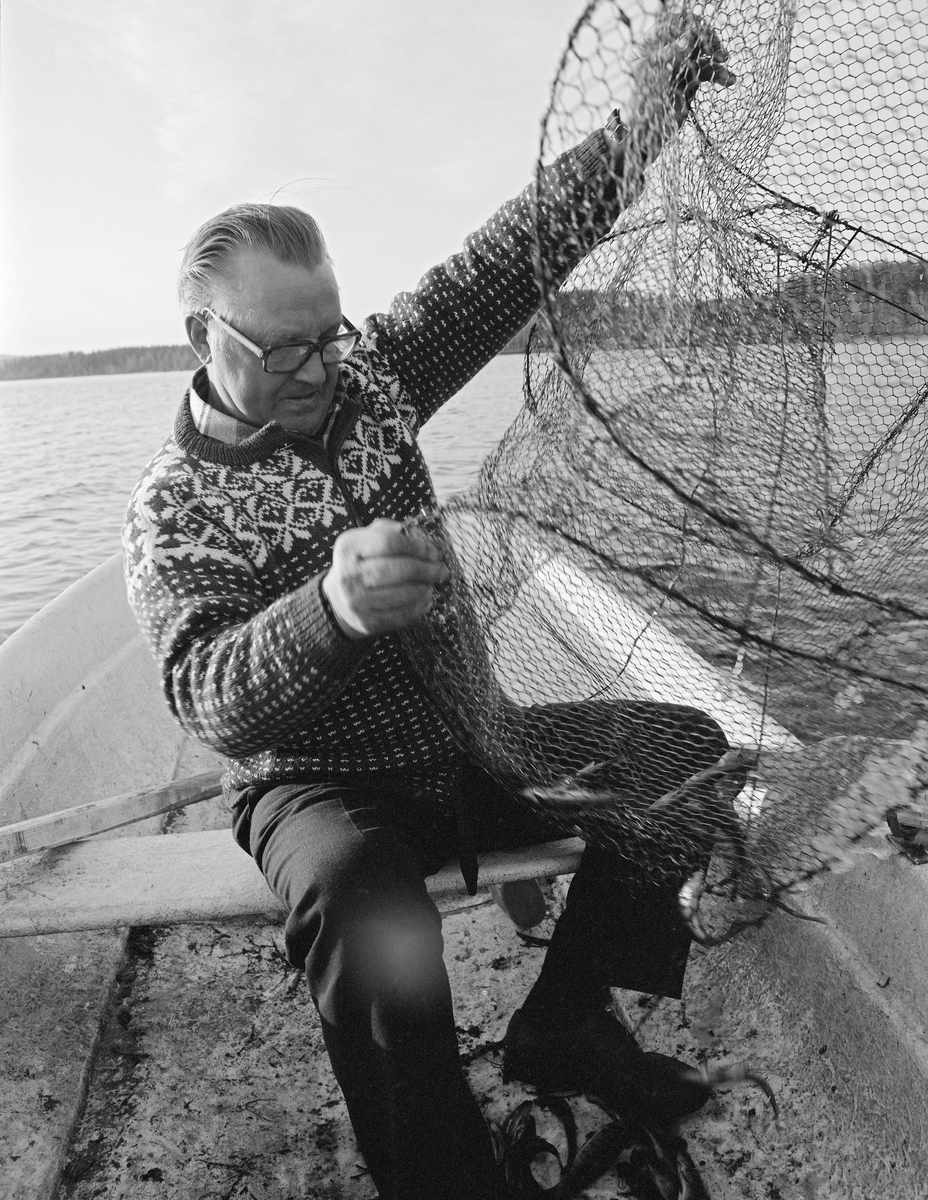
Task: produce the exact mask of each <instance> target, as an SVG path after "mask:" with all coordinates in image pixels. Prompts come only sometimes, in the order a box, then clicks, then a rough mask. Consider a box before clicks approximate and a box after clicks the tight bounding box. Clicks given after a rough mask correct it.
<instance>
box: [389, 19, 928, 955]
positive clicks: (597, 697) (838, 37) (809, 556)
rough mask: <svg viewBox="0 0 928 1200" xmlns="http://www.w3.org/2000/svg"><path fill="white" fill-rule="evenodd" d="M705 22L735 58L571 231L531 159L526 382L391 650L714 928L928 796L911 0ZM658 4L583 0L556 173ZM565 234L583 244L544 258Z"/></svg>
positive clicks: (435, 520) (469, 728) (546, 149)
mask: <svg viewBox="0 0 928 1200" xmlns="http://www.w3.org/2000/svg"><path fill="white" fill-rule="evenodd" d="M690 13H691V14H693V13H695V14H697V15H698V16H699V17H700V18H701V19H702V20H703V21H705V22H707V23H709V24H710V25H711V26H712V27H713V28H714V29H715V30H716V31H717V33H718V35H719V36H720V37H721V39H722V41H723V42H724V44H725V47H726V48H727V50H728V52H729V55H730V58H729V65H730V67H731V68H732V69H733V71H734V72H735V73H736V75H737V83H736V84H735V85H734V86H732V87H729V88H721V87H712V86H703V87H702V88H701V89H700V91H699V94H698V97H697V99H696V102H695V105H694V108H693V111H692V113H691V116H690V118H689V119H688V121H687V122H686V124H685V126H684V127H683V129H682V130H681V131H680V132H679V133H678V134H675V135H673V136H670V140H669V141H668V142H667V144H666V145H665V147H664V149H663V152H662V154H661V155H660V158H659V159H658V160H657V162H655V163H652V165H650V166H649V167H648V169H647V171H646V173H645V175H644V179H643V183H642V184H641V186H640V187H639V185H638V183H637V182H635V181H636V179H638V178H639V177H640V174H641V172H640V170H639V169H638V168H639V167H640V165H641V164H640V162H639V163H637V164H636V161H635V155H636V153H637V148H636V146H635V145H634V144H633V143H632V144H630V145H629V146H628V148H627V150H626V155H625V159H626V165H625V167H624V168H622V169H620V174H619V176H618V177H617V176H612V177H610V178H609V179H607V180H606V181H605V182H604V183H602V184H600V185H599V188H598V190H597V189H595V188H594V187H593V186H592V185H590V188H589V189H588V190H589V194H588V196H586V198H585V201H584V204H583V205H582V206H581V210H580V212H579V215H577V214H576V213H575V214H574V215H573V216H572V217H571V218H570V221H569V223H564V218H563V217H562V216H560V215H559V214H558V209H557V206H556V203H555V201H556V199H557V197H556V196H554V195H551V194H548V192H546V186H547V185H546V183H545V178H544V176H543V175H542V174H540V173H539V177H538V204H537V243H538V261H539V284H540V287H541V289H542V293H543V296H544V309H543V315H542V316H541V317H540V319H539V321H538V322H537V324H536V326H535V328H534V329H533V331H532V336H531V339H530V343H529V350H528V352H527V355H526V365H525V403H524V407H523V409H522V411H521V413H520V415H519V416H518V418H517V420H516V421H515V423H514V425H513V426H512V427H511V429H510V430H509V431H508V432H507V434H506V435H505V436H504V438H503V440H502V442H501V444H500V445H499V447H498V448H497V450H496V451H495V453H494V454H492V455H491V456H490V457H489V459H488V460H487V462H486V464H485V465H484V468H483V471H482V474H481V477H480V480H479V483H478V485H477V487H476V488H475V489H474V490H473V491H472V492H470V493H468V494H466V495H462V496H458V497H456V498H454V499H453V500H452V501H451V502H450V503H449V504H447V505H446V506H445V507H444V509H443V510H442V511H441V512H440V513H438V514H433V515H431V516H430V517H428V518H424V519H423V523H424V524H425V525H427V526H428V527H429V528H430V529H431V530H432V531H433V532H434V533H437V534H438V535H439V536H441V537H442V538H444V539H445V543H446V545H447V547H448V559H449V561H450V562H452V563H453V564H454V584H453V586H451V587H449V588H447V589H446V590H445V592H444V594H443V596H442V598H441V600H440V602H439V603H438V604H437V605H436V607H435V609H434V611H433V613H432V615H431V617H430V619H429V620H428V622H427V623H426V625H425V632H424V633H423V632H422V631H419V632H418V633H417V636H416V638H415V639H413V638H409V639H407V641H408V648H409V652H410V655H411V657H412V658H413V659H414V661H415V662H416V664H417V665H418V668H419V670H420V671H421V673H422V675H423V677H424V679H425V680H426V682H427V684H428V686H429V687H430V688H431V689H432V691H433V694H434V695H435V697H436V701H437V703H438V704H439V705H441V706H442V707H443V708H444V710H445V711H446V712H447V714H448V720H449V722H450V723H451V724H453V725H454V727H455V728H457V729H459V730H460V731H461V740H462V742H463V743H464V744H465V745H466V747H467V749H468V750H469V751H470V752H471V753H473V754H476V755H477V756H478V757H479V758H480V759H481V761H482V762H483V763H484V764H485V765H486V766H487V767H488V769H490V770H491V771H492V772H493V773H495V774H496V775H497V776H498V777H499V778H501V779H504V780H506V781H508V782H509V783H510V784H511V785H512V786H513V787H515V788H516V789H517V790H519V791H520V792H521V793H522V794H523V795H524V796H525V798H526V802H527V803H530V804H533V805H535V806H536V807H537V808H538V810H539V811H541V812H543V813H544V814H546V815H547V816H548V817H549V818H550V820H551V824H552V830H553V831H558V832H561V833H562V834H563V833H568V832H581V833H582V834H583V835H584V836H585V837H586V838H587V839H588V840H594V841H597V840H598V841H600V842H607V843H608V844H609V845H611V846H613V847H616V848H618V849H619V850H620V851H622V852H624V853H626V854H627V857H628V861H629V862H630V863H634V864H636V869H641V870H642V871H646V872H657V873H659V874H664V875H668V876H669V877H671V878H672V879H674V880H675V881H676V882H677V883H678V884H679V885H680V887H681V891H682V897H683V902H684V908H685V909H688V911H689V912H690V914H692V909H693V904H694V900H695V899H696V898H698V896H699V894H700V893H701V892H702V891H703V889H705V891H704V897H710V896H711V897H712V902H711V904H710V903H709V902H708V900H707V899H704V902H703V906H702V919H703V920H706V919H708V917H709V916H711V918H712V922H715V924H714V925H713V926H712V928H711V929H701V928H700V927H699V926H698V925H697V924H696V922H695V921H694V928H695V929H697V931H699V932H700V933H701V935H703V936H705V938H706V940H708V941H711V940H713V939H714V938H716V937H723V936H725V935H726V934H727V933H729V932H730V931H731V930H732V929H737V928H739V927H741V926H742V925H743V924H744V923H748V924H749V923H752V922H754V921H757V920H760V919H761V918H762V917H763V916H764V915H765V914H766V913H767V912H769V911H770V909H771V907H772V906H773V905H774V904H776V903H779V902H783V901H784V898H785V897H786V895H787V893H788V892H789V891H790V890H791V889H792V888H794V887H796V886H797V885H800V884H801V883H802V882H803V881H804V880H807V879H809V878H810V877H812V876H814V875H816V874H818V873H819V872H821V871H823V870H826V869H840V868H841V867H844V866H846V865H848V863H849V862H850V861H851V860H852V859H853V856H854V854H855V852H856V851H859V850H860V849H862V848H870V849H878V848H879V847H881V846H883V845H885V838H884V836H883V835H884V834H885V832H886V825H885V820H884V818H885V816H886V814H887V812H890V811H891V812H895V811H897V810H898V809H899V808H900V807H901V808H908V809H910V810H912V811H915V812H916V813H917V811H918V809H919V808H920V806H922V799H921V797H922V793H923V792H924V788H925V782H926V781H925V778H924V776H923V769H922V757H923V755H922V750H923V743H924V738H923V736H922V729H921V727H920V725H919V721H920V720H921V719H922V718H923V716H924V713H925V704H926V699H928V673H926V668H928V512H926V495H928V486H926V485H928V467H926V437H928V425H926V418H925V399H926V395H928V385H926V352H928V280H926V262H928V258H926V255H928V186H926V185H928V171H926V161H928V141H926V128H928V121H926V116H928V113H926V84H925V79H926V78H928V69H926V68H928V15H926V14H925V13H924V10H923V7H922V6H920V5H917V4H916V3H914V2H912V0H908V2H903V3H890V2H889V0H876V2H875V3H866V2H863V0H821V2H817V3H804V2H803V3H799V4H794V3H789V2H788V0H748V2H746V3H745V2H744V0H710V2H708V3H703V4H700V5H698V6H697V5H693V6H692V7H691V9H690ZM654 15H655V14H654V12H652V13H651V15H650V18H648V16H647V14H642V13H639V14H637V15H636V14H634V13H632V12H631V11H630V10H629V11H628V13H626V12H625V11H623V10H622V9H621V8H620V7H619V6H618V5H617V4H615V3H611V2H609V0H601V2H595V3H592V4H590V5H589V6H588V8H587V9H586V11H585V13H584V14H583V16H582V18H581V19H580V21H579V22H578V24H577V26H576V27H575V29H574V30H573V33H572V35H571V38H570V42H569V45H568V48H567V50H566V51H565V54H564V57H563V60H562V62H561V64H560V67H559V70H558V73H557V78H556V80H555V83H554V85H553V88H552V92H551V104H550V108H549V110H548V112H547V114H546V117H545V120H544V127H543V136H542V146H541V155H540V160H539V161H540V163H541V162H547V161H550V159H551V158H552V156H553V155H554V154H555V153H556V152H558V151H560V150H561V149H563V148H565V147H567V146H570V145H575V144H576V143H577V142H578V141H580V140H581V138H582V137H583V136H585V135H586V134H587V133H589V132H591V131H592V130H594V129H597V128H599V127H601V126H602V125H603V124H604V123H605V121H606V120H607V119H608V117H609V114H610V112H611V110H612V109H613V107H614V106H615V105H616V103H617V100H618V102H619V105H620V107H621V97H622V94H623V88H624V86H625V84H624V79H625V76H624V74H623V71H622V64H623V62H624V61H625V59H626V55H627V53H628V51H629V46H630V44H632V43H633V42H637V41H638V40H639V39H640V37H641V36H642V31H643V29H644V28H645V26H646V25H647V24H648V21H649V20H651V21H653V18H654ZM677 15H678V16H679V14H677ZM661 19H662V20H666V19H674V18H673V14H672V13H668V12H665V13H664V16H663V17H661ZM652 115H653V117H654V120H655V121H656V122H659V121H660V120H662V119H666V118H664V117H662V114H661V113H660V112H655V113H654V114H652ZM617 169H618V168H617ZM622 170H624V173H622ZM610 189H611V191H610ZM617 189H618V191H619V193H620V194H622V193H623V189H624V195H625V199H626V201H627V202H628V207H627V208H626V209H625V211H624V212H622V214H621V215H620V216H619V217H618V219H617V220H616V221H615V223H614V224H613V225H612V227H611V228H608V227H606V228H605V229H603V227H602V225H601V220H602V217H601V210H602V207H603V205H607V206H608V204H609V203H610V202H611V196H612V195H613V194H614V193H615V192H616V190H617ZM565 238H574V239H577V238H580V239H581V240H582V241H583V243H584V245H585V246H587V247H588V248H589V252H588V253H587V254H586V256H585V257H584V259H583V261H582V262H581V264H580V265H579V266H578V267H577V268H576V269H575V270H574V271H573V272H572V273H571V274H570V276H569V278H568V279H567V280H566V282H561V280H560V279H559V277H558V267H557V263H558V254H557V251H556V247H557V246H558V245H560V244H562V243H563V240H564V239H565ZM655 704H659V705H665V706H666V705H670V706H680V705H686V706H693V707H695V708H696V709H699V710H701V711H703V712H706V713H708V714H709V715H710V716H711V717H712V718H713V719H714V720H715V721H716V722H717V723H718V724H719V725H720V726H721V728H722V729H723V730H724V732H725V734H726V736H727V740H728V743H729V746H730V747H731V748H732V750H731V752H729V753H727V754H725V755H724V756H723V757H721V758H720V754H721V749H720V748H719V746H718V745H717V744H715V743H713V742H712V739H711V737H710V736H709V734H708V733H707V730H706V728H705V727H704V725H703V724H701V723H700V722H699V721H698V720H697V719H695V718H691V717H689V716H687V714H686V713H685V712H683V711H682V710H681V709H680V708H679V707H655ZM887 760H888V762H889V765H888V766H887V765H886V762H887ZM881 764H882V765H881ZM916 822H917V817H916ZM710 852H712V864H713V865H712V867H711V869H710V870H709V872H708V878H706V875H705V867H706V863H707V861H708V856H709V854H710Z"/></svg>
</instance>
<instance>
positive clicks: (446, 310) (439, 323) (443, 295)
mask: <svg viewBox="0 0 928 1200" xmlns="http://www.w3.org/2000/svg"><path fill="white" fill-rule="evenodd" d="M613 153H614V152H613V151H610V150H609V149H608V148H607V144H606V140H605V138H604V136H603V134H602V133H595V134H592V135H591V136H590V137H588V138H587V139H586V140H585V141H584V142H583V143H582V144H581V145H580V146H578V147H577V148H576V149H574V150H571V151H568V152H567V153H565V154H562V155H561V156H560V157H559V158H558V159H557V160H556V161H555V162H554V163H552V165H551V166H550V167H548V168H546V170H545V171H544V173H543V175H542V177H541V179H540V181H539V182H538V183H533V184H531V185H530V186H529V187H527V188H526V189H525V190H524V191H523V192H522V193H521V194H520V195H519V196H517V197H516V198H515V199H514V200H510V201H508V202H507V203H505V204H504V205H503V206H502V207H501V208H500V209H498V211H497V212H496V213H495V214H494V215H493V216H492V217H491V218H490V220H489V221H487V223H486V224H485V225H483V226H482V227H481V228H480V229H479V230H477V232H476V233H473V234H471V235H470V236H469V237H468V238H467V239H466V241H465V243H464V247H463V249H462V250H461V251H460V252H459V253H458V254H455V255H453V256H452V257H451V258H449V259H448V260H447V261H446V262H445V263H443V264H442V265H441V266H437V267H433V268H432V270H430V271H428V272H427V273H426V274H425V275H424V276H423V278H422V279H421V280H420V282H419V284H418V286H417V287H416V289H415V291H413V292H402V293H400V294H399V295H398V296H396V297H395V299H394V300H393V303H392V304H391V306H390V310H389V312H388V313H386V314H382V313H381V314H377V315H375V316H372V317H369V318H368V320H367V323H366V324H367V330H368V333H369V334H370V335H372V338H373V341H374V344H375V346H376V348H377V350H378V351H379V352H380V353H381V354H382V355H383V356H384V358H385V360H386V362H387V363H388V365H389V366H390V368H391V369H392V371H393V372H394V373H395V374H396V376H397V378H398V379H399V380H400V382H401V383H402V384H403V386H404V388H405V390H406V392H407V394H408V395H409V396H410V398H411V400H412V402H413V404H414V405H415V407H416V410H417V412H418V414H419V418H420V420H421V421H422V422H424V421H427V420H428V418H429V417H430V416H432V415H433V413H435V412H436V411H437V409H438V408H440V407H441V405H442V404H444V402H445V401H446V400H447V399H449V397H451V396H453V395H454V393H455V392H457V391H458V390H459V389H460V388H461V387H462V386H463V385H464V384H465V383H466V382H467V381H468V380H469V379H471V378H472V377H473V376H474V375H475V374H476V373H477V372H478V371H479V370H480V369H481V367H483V366H485V365H486V363H488V362H489V361H490V359H491V358H493V357H494V356H495V355H496V354H498V353H499V352H500V350H502V349H503V347H504V346H505V345H506V343H507V342H508V341H509V340H510V339H511V338H512V337H514V336H515V334H516V333H518V332H519V330H520V329H522V328H523V327H524V326H525V324H526V322H527V321H529V320H530V319H531V317H532V316H533V314H534V313H535V312H536V311H537V310H538V308H539V306H540V304H541V299H542V296H541V291H540V289H539V283H538V281H537V278H536V270H535V267H534V263H535V258H536V255H537V253H538V252H539V250H540V252H541V255H542V257H543V258H544V261H545V274H546V280H547V283H548V284H549V285H550V284H552V283H553V284H554V285H555V286H557V285H559V284H560V283H561V282H563V280H564V279H566V277H567V275H568V274H569V273H570V271H571V270H573V268H574V267H575V266H576V265H577V264H578V263H579V262H580V261H581V259H582V258H583V257H584V256H585V255H586V254H587V253H588V252H589V251H590V250H591V249H592V247H593V246H594V245H595V244H596V242H597V241H598V239H599V238H600V237H602V236H603V235H604V234H605V233H607V232H608V231H609V229H610V228H611V227H612V224H613V223H614V222H615V220H616V218H617V217H618V215H619V213H620V211H621V209H622V207H623V203H622V201H621V200H620V198H619V188H618V187H617V177H616V173H615V172H616V166H615V164H614V160H613V157H612V156H613Z"/></svg>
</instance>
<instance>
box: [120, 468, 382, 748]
mask: <svg viewBox="0 0 928 1200" xmlns="http://www.w3.org/2000/svg"><path fill="white" fill-rule="evenodd" d="M175 486H176V480H175ZM170 493H171V486H170V480H161V481H159V483H158V485H157V486H156V485H155V484H154V483H151V482H149V484H148V486H147V487H146V486H145V485H144V481H143V484H142V485H140V487H139V488H138V489H137V491H136V494H135V495H134V497H133V500H132V503H131V505H130V509H129V515H128V520H127V524H126V530H125V536H124V547H125V563H126V577H127V587H128V593H129V601H130V604H131V606H132V608H133V611H134V612H135V615H136V618H137V620H138V622H139V625H140V626H141V629H142V632H143V634H144V636H145V637H146V639H147V641H148V643H149V645H150V647H151V649H152V651H153V653H154V656H155V659H156V661H157V663H158V666H159V670H160V674H161V685H162V689H163V691H164V694H165V696H166V698H167V702H168V705H169V707H170V708H171V711H172V712H173V714H174V716H175V717H176V718H177V720H178V721H179V722H180V724H181V725H182V727H183V728H184V729H185V730H186V731H187V732H188V733H190V734H192V735H193V736H194V737H196V738H198V739H199V740H200V741H202V742H203V743H204V744H205V745H207V746H210V747H211V748H212V749H214V750H216V751H218V752H219V753H220V754H223V755H226V756H227V757H230V758H242V757H245V756H247V755H250V754H255V753H258V752H260V751H262V750H266V749H269V748H271V747H273V746H275V745H278V744H279V743H280V742H281V741H282V740H284V739H286V738H287V737H288V736H289V735H291V734H293V733H294V732H296V731H297V730H299V729H301V728H305V727H306V726H307V725H309V724H310V723H311V722H312V720H313V719H314V717H316V716H318V714H319V713H321V712H322V711H323V710H324V709H325V708H326V707H327V706H328V705H329V704H331V703H332V702H333V701H334V700H335V699H336V697H337V696H338V695H339V694H340V693H341V692H342V691H343V690H344V688H345V687H346V686H347V684H348V683H349V681H350V679H351V677H352V675H353V674H354V673H355V671H356V669H357V668H358V666H359V665H360V663H361V661H362V660H363V658H364V656H365V655H366V653H367V652H368V649H369V644H368V643H366V642H363V641H358V642H355V641H352V640H350V639H348V638H346V637H345V635H344V634H343V633H342V632H341V631H340V630H339V629H338V627H337V625H336V624H335V622H334V621H333V619H332V617H331V616H330V615H329V612H328V609H327V606H326V605H325V603H324V601H323V599H322V596H321V581H322V576H321V575H316V576H314V577H312V578H310V579H308V580H307V581H306V582H305V583H303V584H301V585H300V586H299V587H297V588H295V589H294V590H292V591H290V592H288V593H287V594H285V595H282V596H279V597H277V598H276V599H273V600H270V601H269V597H268V596H267V594H266V592H265V590H264V588H263V587H262V585H261V584H260V582H259V580H258V579H257V577H256V575H255V572H254V569H253V567H252V565H251V563H250V561H249V558H248V555H247V554H246V553H245V551H244V549H243V548H242V547H240V546H239V545H237V543H236V539H235V536H234V534H233V532H232V531H230V530H229V529H228V528H227V527H226V526H225V525H224V524H223V523H222V522H220V521H217V520H216V519H215V518H214V517H213V516H212V514H210V513H205V512H203V511H201V510H200V509H199V508H198V506H197V505H196V504H194V503H190V502H187V501H183V500H180V502H179V498H178V497H177V495H176V493H175V494H174V495H173V496H171V494H170Z"/></svg>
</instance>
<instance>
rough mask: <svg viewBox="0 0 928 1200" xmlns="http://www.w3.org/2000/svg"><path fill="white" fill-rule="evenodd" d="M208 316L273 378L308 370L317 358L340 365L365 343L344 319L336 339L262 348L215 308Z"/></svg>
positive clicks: (329, 338)
mask: <svg viewBox="0 0 928 1200" xmlns="http://www.w3.org/2000/svg"><path fill="white" fill-rule="evenodd" d="M203 311H204V313H205V314H206V315H207V316H209V317H212V318H213V320H214V321H215V322H216V324H217V325H221V326H222V328H223V329H225V330H226V332H227V333H231V334H232V336H233V337H234V338H235V340H236V341H237V342H241V343H242V345H243V346H244V347H245V348H246V350H250V351H251V352H252V354H255V355H257V357H258V358H260V359H261V365H262V367H263V368H264V370H265V371H267V373H268V374H269V375H291V374H293V372H294V371H299V369H300V367H302V366H305V364H306V363H308V362H309V360H310V359H311V358H312V356H313V355H314V354H317V353H318V354H319V355H321V357H322V361H323V362H324V363H340V362H344V361H345V359H346V358H350V356H351V355H352V354H353V353H354V351H355V348H356V347H357V344H358V342H359V341H360V340H361V331H360V330H359V329H355V327H354V326H353V325H352V324H351V322H350V321H349V320H347V318H345V317H342V328H341V329H340V330H339V332H338V333H336V334H333V335H332V337H325V338H320V339H319V341H318V342H293V343H291V344H288V345H286V346H259V345H257V343H255V342H253V341H251V340H250V339H249V338H247V337H245V335H244V334H243V333H240V332H239V331H238V330H237V329H236V328H235V327H234V326H233V325H230V324H229V322H228V321H224V320H223V319H222V317H220V316H219V315H218V313H215V312H213V310H212V309H211V308H205V309H204V310H203Z"/></svg>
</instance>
